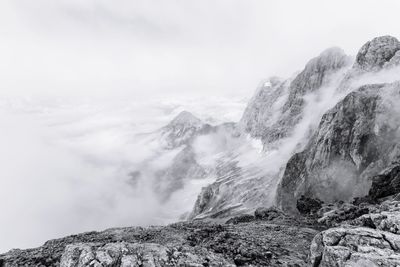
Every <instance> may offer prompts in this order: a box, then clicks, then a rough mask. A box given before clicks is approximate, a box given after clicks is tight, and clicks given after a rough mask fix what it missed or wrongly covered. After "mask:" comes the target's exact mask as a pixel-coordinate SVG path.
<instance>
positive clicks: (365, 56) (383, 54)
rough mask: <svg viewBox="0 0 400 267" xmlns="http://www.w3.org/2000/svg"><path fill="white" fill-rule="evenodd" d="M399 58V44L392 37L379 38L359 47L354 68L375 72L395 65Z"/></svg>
mask: <svg viewBox="0 0 400 267" xmlns="http://www.w3.org/2000/svg"><path fill="white" fill-rule="evenodd" d="M399 56H400V42H399V41H398V40H397V39H396V38H395V37H392V36H388V35H387V36H381V37H377V38H374V39H372V40H371V41H369V42H367V43H366V44H364V45H363V46H362V47H361V49H360V51H359V52H358V54H357V57H356V62H355V64H354V67H355V68H357V69H360V70H362V71H377V70H380V69H382V68H383V67H385V66H388V65H391V66H392V65H396V63H397V62H398V60H399Z"/></svg>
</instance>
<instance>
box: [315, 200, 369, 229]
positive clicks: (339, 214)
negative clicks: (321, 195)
mask: <svg viewBox="0 0 400 267" xmlns="http://www.w3.org/2000/svg"><path fill="white" fill-rule="evenodd" d="M370 208H371V207H370V206H368V205H364V204H361V205H353V204H351V203H346V202H342V201H340V202H337V203H333V204H332V203H331V204H327V205H323V207H321V209H320V210H319V211H318V212H317V214H318V217H319V218H318V221H317V222H318V223H319V224H322V225H324V226H326V227H333V226H338V225H340V224H341V223H344V222H349V221H352V220H354V219H356V218H359V217H360V216H362V215H364V214H367V213H369V212H370ZM371 209H372V208H371Z"/></svg>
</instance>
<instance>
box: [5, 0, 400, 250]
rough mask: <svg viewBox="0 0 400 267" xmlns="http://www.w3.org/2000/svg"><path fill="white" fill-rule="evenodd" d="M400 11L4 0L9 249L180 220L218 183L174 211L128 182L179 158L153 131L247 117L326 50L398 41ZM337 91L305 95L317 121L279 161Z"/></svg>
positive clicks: (335, 5)
mask: <svg viewBox="0 0 400 267" xmlns="http://www.w3.org/2000/svg"><path fill="white" fill-rule="evenodd" d="M399 9H400V3H399V2H398V1H395V0H393V1H389V0H386V1H377V0H376V1H363V2H362V5H361V3H358V2H357V1H354V3H349V2H348V1H318V0H313V1H281V0H279V1H278V0H277V1H261V0H260V1H255V0H250V1H231V0H230V1H228V0H221V1H211V0H206V1H168V2H167V1H155V0H150V1H149V0H146V1H125V0H117V1H115V0H114V1H105V0H89V1H78V0H72V1H71V0H59V1H52V0H38V1H29V0H4V1H1V3H0V73H1V74H0V125H1V129H0V159H1V162H2V164H1V166H2V167H1V169H0V171H1V176H0V209H1V212H2V215H1V220H0V239H1V241H0V252H2V251H6V250H8V249H11V248H15V247H19V248H26V247H32V246H38V245H40V244H42V243H43V242H44V241H46V240H48V239H50V238H56V237H60V236H63V235H67V234H72V233H76V232H82V231H88V230H101V229H104V228H107V227H115V226H128V225H149V224H163V223H168V222H171V221H174V220H176V219H177V218H179V216H180V215H181V214H182V213H184V212H187V211H188V210H189V209H190V208H191V207H192V205H193V203H194V201H195V198H196V195H197V193H198V192H199V190H200V188H201V186H203V185H204V183H209V182H210V181H208V180H204V181H193V182H192V183H188V184H185V185H184V188H183V189H182V190H181V192H180V194H175V195H174V196H172V197H171V198H170V200H169V202H168V203H165V205H160V203H159V202H158V201H157V199H156V196H155V195H154V194H155V193H154V191H152V190H151V186H146V185H144V186H141V187H140V190H136V189H135V186H132V187H130V186H127V184H129V183H130V182H132V181H131V179H132V175H131V172H134V171H135V170H136V169H137V168H138V166H141V164H142V163H143V162H144V161H146V162H148V166H146V168H147V169H154V170H157V169H158V168H161V167H162V165H163V164H164V165H167V164H168V163H169V162H170V160H171V159H170V157H171V155H168V154H166V155H163V157H158V156H159V149H160V148H159V147H158V146H157V145H156V144H153V143H151V142H148V140H147V139H146V138H144V137H143V135H142V134H143V133H151V132H153V131H155V130H157V129H158V128H160V127H162V126H163V125H165V124H167V123H168V122H169V121H170V120H171V119H172V118H173V117H174V116H175V115H177V114H178V113H179V112H180V111H182V110H188V111H190V112H192V113H193V114H195V115H196V116H198V117H199V118H201V119H202V120H204V121H205V122H208V123H211V124H216V123H220V122H227V121H238V120H239V119H240V117H241V114H242V112H243V110H244V108H245V106H246V101H247V99H249V98H250V97H251V96H252V94H253V92H254V91H255V89H256V87H257V84H259V82H260V81H261V80H263V79H265V78H267V77H269V76H272V75H278V76H283V77H289V76H292V75H293V73H294V72H296V71H298V70H300V69H302V68H303V66H304V65H305V63H306V62H307V61H308V60H309V59H310V58H312V57H315V56H316V55H318V54H319V53H320V52H321V51H323V50H325V49H326V48H327V47H331V46H339V47H342V48H343V49H344V50H345V51H346V52H347V53H348V54H351V55H355V53H356V51H357V50H358V49H359V48H360V47H361V45H362V44H363V43H365V42H366V41H367V40H370V39H371V38H373V37H376V36H380V35H384V34H391V35H393V36H397V37H399V36H400V30H399V28H398V23H397V22H398V21H397V20H398V14H397V13H398V10H399ZM392 76H393V74H392V73H378V74H377V77H363V78H362V80H360V84H364V83H366V82H367V81H368V79H374V80H376V79H378V80H379V81H391V77H392ZM332 91H333V90H326V92H327V93H326V94H324V95H318V96H317V95H309V96H307V97H308V98H307V99H306V100H307V103H314V102H318V103H317V104H318V105H317V106H318V112H315V110H311V109H310V110H308V109H307V110H306V112H307V113H306V114H308V115H309V116H306V118H305V120H304V123H302V124H300V126H298V128H297V129H296V131H295V133H296V134H297V135H296V136H294V137H292V138H293V140H289V141H290V142H287V144H288V145H287V146H288V147H285V148H283V149H281V150H280V151H281V153H283V155H282V156H281V155H279V157H276V156H274V157H275V158H278V159H281V158H282V161H283V159H286V158H287V157H288V156H289V155H290V152H291V151H293V150H294V149H295V148H294V146H296V145H298V143H299V142H300V143H301V141H302V140H303V139H304V136H306V135H307V131H308V130H309V128H310V127H314V125H313V123H314V122H315V120H317V119H316V118H318V117H320V116H321V115H322V112H323V111H325V110H326V109H327V108H329V107H331V106H332V105H333V104H334V101H333V100H332V99H334V100H336V99H337V97H340V96H336V95H330V93H332ZM302 127H303V128H302ZM200 141H204V142H205V143H207V140H200ZM292 141H293V142H292ZM197 144H201V145H200V146H199V147H198V148H197V149H198V150H200V151H203V150H202V149H204V147H205V145H203V143H202V142H200V143H197ZM203 152H204V153H205V154H207V153H211V152H209V151H203ZM174 153H175V152H174ZM212 153H214V151H212ZM212 153H211V154H212ZM149 175H150V174H149ZM144 181H145V182H146V180H144ZM151 181H152V180H151V179H150V178H149V179H148V180H147V182H149V183H151Z"/></svg>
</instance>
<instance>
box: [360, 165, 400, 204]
mask: <svg viewBox="0 0 400 267" xmlns="http://www.w3.org/2000/svg"><path fill="white" fill-rule="evenodd" d="M397 193H400V165H395V166H392V167H389V168H388V169H386V170H385V171H383V172H382V173H381V174H379V175H377V176H375V177H373V178H372V185H371V188H370V190H369V193H368V196H369V197H370V198H372V199H373V200H377V199H379V198H383V197H387V196H391V195H394V194H397Z"/></svg>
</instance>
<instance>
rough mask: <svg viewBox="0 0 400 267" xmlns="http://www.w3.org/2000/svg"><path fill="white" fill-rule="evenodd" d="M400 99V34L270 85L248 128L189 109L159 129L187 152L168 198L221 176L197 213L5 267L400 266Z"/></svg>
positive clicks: (48, 250) (10, 258)
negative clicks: (192, 182) (193, 182)
mask: <svg viewBox="0 0 400 267" xmlns="http://www.w3.org/2000/svg"><path fill="white" fill-rule="evenodd" d="M399 103H400V42H399V41H398V40H397V39H396V38H394V37H391V36H382V37H377V38H374V39H373V40H371V41H368V42H367V43H366V44H365V45H363V46H362V47H361V49H360V50H359V52H358V54H357V55H356V57H355V60H354V62H352V59H351V57H349V56H347V55H346V54H345V53H344V52H343V51H342V50H341V49H339V48H330V49H328V50H326V51H324V52H322V53H321V54H320V55H318V56H317V57H315V58H314V59H312V60H310V61H309V62H308V63H307V64H306V65H305V67H304V69H303V70H302V71H301V72H299V73H298V74H296V75H294V76H293V77H291V78H289V79H281V78H276V77H274V78H270V79H268V80H266V81H263V82H262V84H261V85H260V87H259V88H258V89H257V91H256V93H255V95H254V96H253V98H252V99H251V100H250V102H249V104H248V106H247V108H246V110H245V111H244V114H243V117H242V119H241V120H240V121H239V122H238V123H226V124H222V125H209V124H206V123H203V122H202V121H201V120H200V119H198V118H196V117H195V116H193V115H192V114H191V113H189V112H183V113H181V114H179V115H178V116H177V117H176V118H175V119H174V120H173V121H172V122H171V123H170V124H168V125H167V126H165V127H164V128H162V129H160V130H159V131H158V132H157V133H156V136H157V138H158V139H157V140H160V143H161V144H162V146H163V149H165V151H172V152H173V154H172V155H173V157H172V161H171V164H170V165H168V166H165V167H164V168H162V169H161V170H159V171H158V172H157V173H156V175H155V177H156V178H155V179H156V181H157V182H156V183H155V186H154V190H155V192H157V194H158V195H159V196H160V201H166V200H167V199H168V198H169V197H170V195H171V194H172V193H173V192H175V191H176V190H178V189H181V188H183V187H184V183H185V181H187V180H188V179H205V178H211V179H212V180H213V182H211V183H210V184H208V185H207V186H206V187H204V188H203V189H202V191H201V193H200V194H199V196H198V198H197V201H196V203H194V207H193V209H192V210H191V212H190V214H189V215H188V216H186V217H185V218H186V219H187V221H185V222H181V223H176V224H172V225H168V226H164V227H161V226H160V227H149V228H140V227H132V228H120V229H109V230H106V231H104V232H91V233H84V234H79V235H75V236H70V237H65V238H61V239H57V240H52V241H48V242H47V243H45V244H44V245H43V246H42V247H40V248H36V249H29V250H12V251H10V252H8V253H6V254H3V255H0V266H293V267H294V266H315V267H317V266H320V267H324V266H400V148H399V144H400V106H399ZM257 144H258V145H257ZM168 153H169V152H168Z"/></svg>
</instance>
